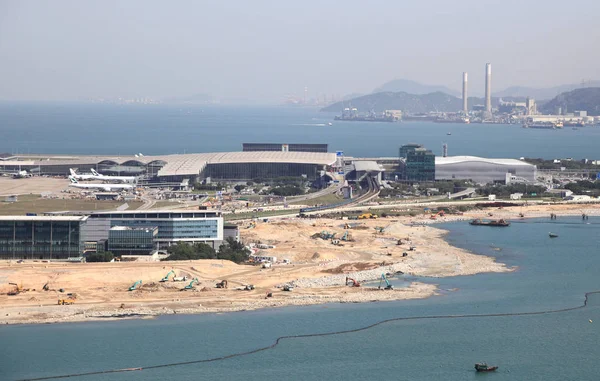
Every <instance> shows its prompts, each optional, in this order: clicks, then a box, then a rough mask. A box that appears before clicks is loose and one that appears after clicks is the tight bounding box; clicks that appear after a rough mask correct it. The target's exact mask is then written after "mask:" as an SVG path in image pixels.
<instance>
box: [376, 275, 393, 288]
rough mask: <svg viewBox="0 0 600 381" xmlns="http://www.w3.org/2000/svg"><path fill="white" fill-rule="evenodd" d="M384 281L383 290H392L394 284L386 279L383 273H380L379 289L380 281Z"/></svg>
mask: <svg viewBox="0 0 600 381" xmlns="http://www.w3.org/2000/svg"><path fill="white" fill-rule="evenodd" d="M383 281H385V287H384V290H393V289H394V286H392V284H391V283H390V282H389V281H388V280H387V278H386V277H385V274H381V279H380V280H379V289H380V290H381V282H383Z"/></svg>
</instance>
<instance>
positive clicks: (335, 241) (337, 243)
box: [331, 239, 344, 246]
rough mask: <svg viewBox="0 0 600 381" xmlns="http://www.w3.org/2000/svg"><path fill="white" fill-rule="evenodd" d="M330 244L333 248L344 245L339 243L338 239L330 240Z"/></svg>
mask: <svg viewBox="0 0 600 381" xmlns="http://www.w3.org/2000/svg"><path fill="white" fill-rule="evenodd" d="M331 244H332V245H335V246H344V244H342V243H340V240H339V239H332V240H331Z"/></svg>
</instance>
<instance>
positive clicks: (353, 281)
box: [346, 277, 360, 287]
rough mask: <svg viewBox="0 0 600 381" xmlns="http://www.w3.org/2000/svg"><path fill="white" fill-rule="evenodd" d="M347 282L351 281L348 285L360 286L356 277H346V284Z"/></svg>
mask: <svg viewBox="0 0 600 381" xmlns="http://www.w3.org/2000/svg"><path fill="white" fill-rule="evenodd" d="M348 282H352V284H350V287H360V282H359V281H357V280H356V279H353V278H349V277H346V286H347V285H348Z"/></svg>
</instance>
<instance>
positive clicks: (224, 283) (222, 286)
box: [216, 279, 227, 288]
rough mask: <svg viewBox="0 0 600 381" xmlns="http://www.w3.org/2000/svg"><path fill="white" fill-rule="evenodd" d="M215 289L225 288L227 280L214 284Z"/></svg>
mask: <svg viewBox="0 0 600 381" xmlns="http://www.w3.org/2000/svg"><path fill="white" fill-rule="evenodd" d="M216 286H217V288H227V280H225V279H223V280H222V281H220V282H219V283H217V284H216Z"/></svg>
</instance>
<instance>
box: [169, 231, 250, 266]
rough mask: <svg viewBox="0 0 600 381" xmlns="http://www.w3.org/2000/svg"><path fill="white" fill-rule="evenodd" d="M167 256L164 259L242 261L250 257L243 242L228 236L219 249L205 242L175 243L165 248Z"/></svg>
mask: <svg viewBox="0 0 600 381" xmlns="http://www.w3.org/2000/svg"><path fill="white" fill-rule="evenodd" d="M167 252H168V253H169V256H168V257H167V258H166V259H165V260H166V261H182V260H193V259H225V260H228V261H232V262H235V263H242V262H245V261H247V260H248V258H250V250H248V249H247V248H246V247H245V246H244V244H243V243H241V242H238V241H236V240H235V239H233V238H231V237H228V238H227V240H226V241H225V242H223V244H222V245H221V246H220V247H219V250H218V251H217V250H215V249H213V248H212V247H211V246H209V245H207V244H205V243H196V244H194V245H190V244H187V243H184V242H179V243H177V245H174V246H171V247H169V248H168V249H167Z"/></svg>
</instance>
